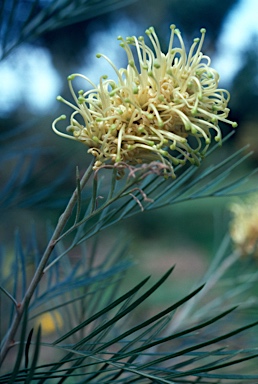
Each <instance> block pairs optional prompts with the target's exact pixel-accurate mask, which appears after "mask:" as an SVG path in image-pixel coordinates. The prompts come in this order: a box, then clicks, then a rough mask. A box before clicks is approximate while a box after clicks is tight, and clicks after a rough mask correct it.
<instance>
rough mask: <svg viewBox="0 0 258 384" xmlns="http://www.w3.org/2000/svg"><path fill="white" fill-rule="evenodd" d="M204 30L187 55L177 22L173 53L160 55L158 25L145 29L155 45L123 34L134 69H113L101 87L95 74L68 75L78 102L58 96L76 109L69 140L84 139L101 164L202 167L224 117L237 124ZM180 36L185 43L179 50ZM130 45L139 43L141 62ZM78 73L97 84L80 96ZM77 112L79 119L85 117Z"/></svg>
mask: <svg viewBox="0 0 258 384" xmlns="http://www.w3.org/2000/svg"><path fill="white" fill-rule="evenodd" d="M205 32H206V31H205V29H201V38H200V39H199V38H196V39H194V41H193V44H192V46H191V48H190V50H189V53H188V54H187V53H186V49H185V46H184V42H183V39H182V37H181V34H180V31H179V30H178V29H176V28H175V25H171V36H170V41H169V46H168V52H167V53H166V54H164V53H162V52H161V48H160V43H159V40H158V37H157V35H156V33H155V31H154V28H152V27H151V28H149V29H147V30H146V34H147V36H148V37H149V39H150V41H151V43H152V46H153V49H151V48H149V47H148V46H147V45H146V44H145V40H144V37H142V36H140V37H139V38H136V37H135V36H132V37H127V38H126V40H124V39H123V38H122V37H121V36H119V37H118V40H120V41H121V43H120V46H121V47H122V48H123V49H124V50H125V52H126V54H127V57H128V66H127V68H126V69H125V68H121V69H119V70H118V69H117V68H116V66H115V65H114V64H113V63H112V62H111V61H110V60H109V58H108V57H106V56H104V55H102V54H98V55H97V57H104V58H105V59H106V60H107V61H108V63H109V64H110V65H111V66H112V67H113V69H114V71H115V73H116V75H117V82H115V81H114V80H110V79H108V78H107V76H102V77H101V78H100V82H99V85H95V84H94V83H92V82H91V80H90V79H88V78H87V77H85V76H83V75H81V74H73V75H71V76H69V77H68V83H69V87H70V90H71V93H72V96H73V98H74V100H75V105H72V104H71V103H69V102H68V101H66V100H64V99H63V98H62V97H61V96H58V100H60V101H62V102H64V103H66V104H68V105H69V106H71V107H72V108H73V109H74V112H73V113H72V115H71V117H70V125H69V126H68V127H67V131H68V132H71V133H72V135H67V134H64V133H61V132H59V131H58V130H57V129H56V123H57V122H58V121H60V120H62V119H65V118H66V117H65V116H64V115H62V116H60V117H59V118H57V119H56V120H55V121H54V123H53V129H54V131H55V132H56V133H58V134H59V135H61V136H63V137H67V138H70V139H74V140H78V141H80V142H82V143H84V144H85V145H87V146H88V147H89V150H88V152H89V153H91V154H92V155H93V156H95V157H96V162H95V164H94V167H95V169H96V168H98V167H100V166H101V165H103V164H104V163H106V162H108V161H109V160H111V162H113V163H118V162H121V161H123V162H126V163H127V164H131V165H137V164H142V163H150V162H152V161H160V162H162V163H163V164H165V165H166V166H168V167H169V169H170V170H171V174H172V175H173V176H175V175H174V170H173V165H177V164H185V163H186V161H190V162H191V163H192V164H196V165H199V160H200V159H201V158H202V157H203V156H204V155H205V153H206V151H207V149H208V147H209V145H210V143H211V139H212V133H211V132H212V131H214V132H215V141H217V142H221V130H220V128H219V126H218V122H219V121H223V122H226V123H229V124H231V125H232V127H236V126H237V124H236V123H234V122H232V121H230V120H228V119H227V116H228V113H229V109H228V108H227V104H228V101H229V98H230V95H229V92H228V91H226V90H224V89H219V88H218V82H219V75H218V73H217V72H216V71H215V70H214V69H213V68H211V67H210V58H209V57H208V56H204V55H203V54H202V52H201V49H202V45H203V41H204V36H205ZM175 36H177V38H178V40H179V43H180V47H178V48H173V44H174V38H175ZM130 46H134V47H135V50H136V54H137V59H138V62H136V61H135V59H134V56H133V52H132V49H131V47H130ZM76 77H81V78H82V79H84V80H86V81H87V82H88V83H89V84H90V85H91V86H92V87H93V89H91V90H89V91H83V90H80V91H79V92H78V96H77V95H76V93H75V91H74V89H73V86H72V81H73V80H74V79H75V78H76ZM79 115H80V117H79ZM78 117H79V119H80V120H78Z"/></svg>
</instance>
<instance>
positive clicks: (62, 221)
mask: <svg viewBox="0 0 258 384" xmlns="http://www.w3.org/2000/svg"><path fill="white" fill-rule="evenodd" d="M92 172H93V169H92V163H91V164H90V165H89V167H88V168H87V170H86V171H85V173H84V175H83V177H82V179H81V181H80V189H81V190H82V189H83V188H84V187H85V185H86V183H87V181H88V180H89V178H90V176H91V174H92ZM77 198H78V188H76V189H75V191H74V192H73V194H72V196H71V198H70V200H69V202H68V204H67V206H66V208H65V210H64V212H63V213H62V215H61V216H60V218H59V220H58V223H57V226H56V228H55V230H54V233H53V235H52V237H51V239H50V241H49V243H48V245H47V247H46V250H45V252H44V254H43V256H42V258H41V260H40V263H39V265H38V267H37V269H36V271H35V274H34V276H33V278H32V280H31V283H30V285H29V287H28V289H27V291H26V293H25V295H24V298H23V300H22V301H21V303H19V304H17V305H16V314H15V317H14V319H13V323H12V325H11V327H10V328H9V331H8V334H7V336H6V339H5V342H4V343H3V347H2V348H1V354H0V365H1V364H2V362H3V361H4V359H5V357H6V355H7V353H8V351H9V349H10V348H11V347H12V346H13V345H14V337H15V334H16V332H17V329H18V326H19V324H20V322H21V319H22V316H23V313H24V309H25V308H26V305H28V304H29V302H30V300H31V297H32V295H33V293H34V291H35V289H36V287H37V285H38V284H39V282H40V280H41V278H42V276H43V274H44V268H45V266H46V264H47V262H48V260H49V257H50V255H51V253H52V252H53V249H54V248H55V246H56V244H57V242H58V241H59V237H60V235H61V234H62V231H63V230H64V228H65V226H66V224H67V222H68V220H69V218H70V217H71V214H72V212H73V209H74V207H75V205H76V203H77Z"/></svg>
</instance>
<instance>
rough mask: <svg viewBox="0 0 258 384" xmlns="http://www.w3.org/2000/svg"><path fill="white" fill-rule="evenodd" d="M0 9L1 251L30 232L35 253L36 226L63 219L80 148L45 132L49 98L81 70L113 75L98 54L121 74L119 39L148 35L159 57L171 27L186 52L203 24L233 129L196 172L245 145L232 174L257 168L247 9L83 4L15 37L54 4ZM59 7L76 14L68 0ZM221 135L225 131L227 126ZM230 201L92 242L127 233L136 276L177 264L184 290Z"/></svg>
mask: <svg viewBox="0 0 258 384" xmlns="http://www.w3.org/2000/svg"><path fill="white" fill-rule="evenodd" d="M62 1H63V0H62ZM1 3H2V5H0V7H1V11H0V12H1V13H0V15H1V16H0V17H1V18H0V20H1V26H0V37H1V40H2V47H3V46H5V47H7V48H6V49H5V50H3V49H2V50H1V51H0V55H2V60H1V61H0V84H1V85H0V129H1V135H0V151H1V155H0V156H1V164H0V178H1V194H0V208H1V217H2V220H1V224H0V226H1V227H0V240H1V242H5V244H6V247H7V248H8V246H9V245H10V244H12V242H13V238H14V231H15V230H16V228H19V231H20V232H21V237H22V239H24V241H25V240H26V237H28V236H30V233H31V232H30V231H31V228H32V227H33V226H34V224H36V225H35V227H36V231H37V234H38V239H39V240H38V241H39V243H42V244H41V246H42V247H44V244H45V231H46V230H45V225H46V222H51V223H53V224H54V223H55V222H56V220H57V218H58V216H59V215H60V213H61V212H62V209H63V207H64V206H65V203H66V202H67V199H68V197H69V195H70V193H71V192H72V191H73V189H74V186H75V167H76V166H77V165H78V166H79V169H80V170H81V171H83V170H84V169H85V168H86V167H87V164H88V163H89V161H90V158H89V156H88V155H87V149H86V148H84V147H83V146H82V145H80V144H79V143H76V142H73V141H69V140H63V139H62V138H60V137H57V136H56V135H55V134H54V133H53V132H52V130H51V123H52V121H53V120H54V118H56V117H57V116H59V115H61V114H63V113H66V114H67V116H69V113H70V112H71V111H70V110H69V108H67V107H66V106H65V105H64V104H59V103H58V102H57V101H56V96H57V95H59V94H61V95H62V96H63V97H64V98H67V99H69V100H71V96H70V92H69V89H68V84H67V80H66V79H67V76H68V75H69V74H71V73H75V72H77V73H78V72H79V73H83V74H84V75H86V76H87V77H89V78H90V79H92V81H94V82H95V83H98V80H99V77H100V76H101V75H103V74H108V75H109V76H110V77H111V78H112V77H113V78H115V74H114V73H112V70H111V69H110V66H109V65H108V63H107V62H106V61H105V60H104V59H97V58H96V54H97V53H98V52H101V53H103V54H106V55H108V56H109V58H110V59H111V60H112V61H113V62H114V63H115V64H116V66H117V67H120V66H124V65H126V55H125V53H124V51H123V50H122V49H121V48H120V47H119V42H118V41H117V36H118V35H122V36H123V37H126V36H130V35H136V36H138V35H143V34H144V31H145V30H146V29H147V28H148V27H149V26H154V27H155V29H156V32H157V34H158V36H159V39H160V41H161V45H162V47H163V50H164V51H166V49H167V44H168V40H169V36H170V29H169V26H170V24H172V23H173V24H176V25H177V27H178V28H179V29H180V30H181V32H182V36H183V38H184V41H185V43H186V46H188V47H189V46H190V45H191V42H192V40H193V38H195V37H198V36H199V35H200V32H199V31H200V28H202V27H205V28H206V29H207V34H206V39H205V43H204V47H203V52H204V53H205V54H207V55H209V56H210V57H211V59H212V64H211V66H212V67H213V68H215V69H216V70H217V71H218V72H219V73H220V75H221V82H220V85H221V88H227V89H228V90H229V91H230V93H231V101H230V104H229V107H230V108H231V113H230V119H231V120H233V121H237V122H238V124H239V127H238V128H237V130H236V133H235V135H234V136H233V138H231V139H230V140H229V142H227V143H225V145H223V147H222V148H221V149H220V150H219V151H217V152H216V157H214V158H212V159H211V160H208V159H207V162H206V163H205V162H204V166H206V165H208V164H209V162H210V161H211V162H213V163H214V162H215V163H216V162H217V161H218V160H222V159H224V158H227V156H229V154H231V153H233V152H234V151H235V150H236V149H239V148H241V147H242V146H244V145H246V144H250V148H249V150H250V149H251V150H253V151H254V154H253V156H252V157H251V158H250V159H249V160H248V162H247V163H245V165H244V166H243V167H242V168H243V169H241V172H246V171H248V170H251V169H253V168H255V167H256V166H257V162H258V151H257V144H258V136H257V127H258V108H257V106H258V91H257V89H258V87H257V85H258V49H257V48H258V38H257V36H258V18H257V15H258V2H257V1H256V0H223V1H220V2H218V1H217V0H159V1H157V0H140V1H128V0H127V1H122V0H121V1H103V2H98V1H97V2H96V1H88V2H87V1H85V4H87V3H88V4H89V8H88V9H86V10H85V12H84V13H82V14H79V15H77V16H76V17H75V18H71V19H69V12H71V14H72V12H73V11H71V10H70V8H69V7H67V8H65V10H66V14H65V13H64V16H65V17H66V20H68V21H67V22H63V23H62V22H60V20H59V19H57V20H56V21H55V23H52V24H49V25H48V24H47V23H45V24H43V26H42V28H41V29H38V30H33V29H32V30H31V32H30V31H27V32H26V31H25V32H23V33H21V30H20V26H21V25H22V23H23V20H24V19H25V18H26V17H27V12H28V10H30V12H31V13H32V15H33V17H34V18H35V19H36V18H37V15H42V13H43V14H44V11H45V10H47V9H49V7H52V10H53V12H54V8H55V6H57V5H58V4H59V3H60V1H54V0H52V1H51V0H40V1H34V0H23V1H22V0H20V1H2V2H0V4H1ZM64 3H67V2H64ZM68 3H70V4H71V6H73V9H74V8H75V9H76V3H77V1H75V0H74V1H70V2H68ZM14 4H15V7H14ZM91 4H92V6H91ZM14 9H15V12H14ZM65 10H64V11H65ZM46 12H47V11H46ZM61 16H62V15H61ZM61 16H60V17H61ZM7 31H8V33H7ZM82 87H84V85H83V86H82ZM222 129H223V130H224V132H225V134H226V133H228V128H227V127H223V126H222ZM229 203H230V201H229V199H219V198H218V199H205V200H200V201H194V202H187V203H184V204H180V205H178V206H177V205H175V206H172V207H170V208H166V209H161V210H158V211H156V212H155V211H153V212H148V213H143V214H140V215H138V216H137V217H134V218H132V219H128V220H126V221H125V222H124V223H123V225H122V227H121V224H120V225H119V226H117V227H112V228H111V229H108V230H106V231H104V232H103V233H102V234H101V236H102V237H101V245H102V247H103V248H105V246H106V245H108V244H109V243H110V241H112V240H111V239H113V238H116V237H118V236H121V233H122V235H123V236H125V237H127V236H128V237H129V239H130V243H131V254H132V255H133V258H134V259H135V260H138V266H137V267H136V273H135V276H138V275H142V274H144V275H146V273H149V272H151V273H152V274H154V275H155V274H157V276H160V275H161V274H162V273H163V272H165V271H166V270H167V268H168V267H170V266H171V265H173V264H174V263H176V264H177V273H176V275H175V278H176V279H178V281H180V279H181V276H184V281H185V283H184V285H185V286H184V287H183V289H185V288H186V287H187V288H188V286H189V285H190V284H192V282H193V281H195V280H196V279H198V278H199V277H200V276H201V275H202V273H203V271H204V270H205V268H206V266H207V264H208V261H209V260H210V259H211V258H212V257H213V254H214V252H215V251H216V249H217V247H218V244H219V243H220V241H221V239H222V237H223V235H224V233H225V231H227V228H228V220H229V214H228V211H227V207H228V205H229Z"/></svg>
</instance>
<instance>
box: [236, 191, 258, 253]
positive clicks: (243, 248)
mask: <svg viewBox="0 0 258 384" xmlns="http://www.w3.org/2000/svg"><path fill="white" fill-rule="evenodd" d="M231 212H232V214H233V218H232V221H231V225H230V234H231V238H232V240H233V242H234V244H235V247H236V248H237V249H238V250H239V251H240V252H241V254H243V255H245V256H246V255H251V254H252V255H254V256H255V257H258V195H253V196H252V197H250V198H249V199H248V200H246V201H245V202H240V203H234V204H232V205H231Z"/></svg>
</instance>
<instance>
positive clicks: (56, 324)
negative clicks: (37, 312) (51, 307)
mask: <svg viewBox="0 0 258 384" xmlns="http://www.w3.org/2000/svg"><path fill="white" fill-rule="evenodd" d="M39 325H41V332H42V335H44V336H48V335H50V334H51V333H54V332H56V330H57V329H61V328H62V327H63V325H64V322H63V319H62V317H61V315H60V313H59V312H58V311H52V312H46V313H43V314H42V315H41V316H39V317H38V318H37V321H36V324H35V326H36V327H37V326H39Z"/></svg>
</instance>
